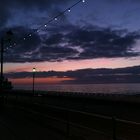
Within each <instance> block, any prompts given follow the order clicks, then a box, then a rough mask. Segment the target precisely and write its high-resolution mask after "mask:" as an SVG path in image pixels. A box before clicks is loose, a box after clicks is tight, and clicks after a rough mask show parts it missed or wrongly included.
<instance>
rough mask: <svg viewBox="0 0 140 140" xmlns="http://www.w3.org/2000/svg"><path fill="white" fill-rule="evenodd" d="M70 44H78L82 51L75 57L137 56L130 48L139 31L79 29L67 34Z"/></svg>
mask: <svg viewBox="0 0 140 140" xmlns="http://www.w3.org/2000/svg"><path fill="white" fill-rule="evenodd" d="M123 31H124V32H123ZM68 38H69V43H70V44H71V45H72V46H77V45H78V46H80V47H81V48H82V49H83V52H82V53H81V54H80V55H79V57H77V59H92V58H101V57H106V58H115V57H132V56H138V55H139V53H137V52H133V51H132V49H133V47H134V45H135V42H136V40H137V39H139V38H140V35H139V33H134V32H133V33H127V32H126V31H125V30H122V31H120V30H119V31H117V30H111V29H109V28H108V29H102V28H97V29H96V28H90V30H89V29H79V30H76V31H75V32H71V33H70V34H68Z"/></svg>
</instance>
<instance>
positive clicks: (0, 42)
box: [0, 30, 13, 88]
mask: <svg viewBox="0 0 140 140" xmlns="http://www.w3.org/2000/svg"><path fill="white" fill-rule="evenodd" d="M12 35H13V33H12V31H10V30H9V31H8V32H6V35H5V36H4V37H1V39H0V45H1V49H0V52H1V75H0V88H3V80H4V76H3V53H4V41H8V42H10V41H11V36H12Z"/></svg>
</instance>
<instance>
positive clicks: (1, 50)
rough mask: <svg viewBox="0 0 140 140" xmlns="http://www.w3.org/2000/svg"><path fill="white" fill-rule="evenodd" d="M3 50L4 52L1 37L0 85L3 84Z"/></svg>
mask: <svg viewBox="0 0 140 140" xmlns="http://www.w3.org/2000/svg"><path fill="white" fill-rule="evenodd" d="M3 52H4V40H3V38H1V77H0V79H1V80H0V82H1V83H0V86H1V87H2V84H3Z"/></svg>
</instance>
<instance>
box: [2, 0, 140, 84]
mask: <svg viewBox="0 0 140 140" xmlns="http://www.w3.org/2000/svg"><path fill="white" fill-rule="evenodd" d="M76 2H78V1H77V0H28V1H25V0H12V1H11V0H4V1H3V0H2V2H1V4H0V36H4V32H6V31H7V30H8V29H11V30H12V31H13V33H14V36H13V38H12V44H11V45H9V44H6V43H5V44H6V45H5V49H6V52H5V55H4V61H5V62H6V63H5V64H4V72H5V73H9V72H14V73H15V72H17V73H18V72H31V71H32V68H33V67H36V69H37V71H40V72H41V71H52V70H53V71H68V70H73V71H74V70H77V69H87V68H92V69H96V68H121V67H129V66H138V65H140V15H139V13H140V1H139V0H85V2H84V3H83V2H82V1H81V2H80V3H79V4H77V5H76V6H74V7H73V8H72V9H71V11H70V12H69V11H67V12H66V13H65V14H64V15H62V16H61V17H58V19H57V20H53V21H52V22H50V23H49V24H47V26H46V27H45V24H46V23H48V21H49V20H51V19H52V18H53V17H55V16H56V15H58V14H59V13H61V12H62V11H64V10H65V9H67V8H69V7H71V6H72V5H73V4H75V3H76ZM7 47H8V48H7ZM51 78H52V77H48V79H47V80H48V81H50V82H54V81H56V83H57V82H59V80H60V81H63V80H71V77H63V78H62V77H61V79H59V78H58V77H57V78H56V77H55V78H54V77H53V79H51ZM14 80H15V79H14ZM14 80H13V81H14ZM16 80H17V79H16ZM18 80H20V81H21V82H22V80H23V79H18ZM39 80H40V79H39ZM43 80H44V79H42V81H43ZM72 80H73V79H72ZM40 81H41V80H40ZM14 82H15V81H14Z"/></svg>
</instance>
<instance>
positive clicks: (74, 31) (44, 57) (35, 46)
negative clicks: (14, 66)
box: [5, 24, 140, 62]
mask: <svg viewBox="0 0 140 140" xmlns="http://www.w3.org/2000/svg"><path fill="white" fill-rule="evenodd" d="M50 29H53V26H52V27H50ZM12 30H13V32H14V38H13V40H14V41H15V42H17V43H16V45H15V46H13V47H12V48H10V49H9V50H8V51H7V52H8V53H5V61H6V62H41V61H50V62H51V61H63V60H77V59H79V60H82V59H93V58H103V57H104V58H117V57H128V58H129V57H136V56H139V55H140V52H136V51H135V50H134V47H135V43H136V41H137V40H139V39H140V34H139V32H127V31H126V30H113V29H111V28H100V27H95V26H89V27H88V26H87V27H76V26H72V25H68V24H67V25H65V26H64V25H63V26H61V25H59V26H58V27H57V28H56V27H55V29H54V30H51V31H49V30H47V31H43V34H42V33H37V32H35V31H34V30H32V29H29V28H25V27H15V28H13V29H12ZM41 32H42V31H41ZM30 33H31V34H32V36H29V35H30ZM24 37H26V39H25V40H24ZM13 44H14V42H13Z"/></svg>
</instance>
